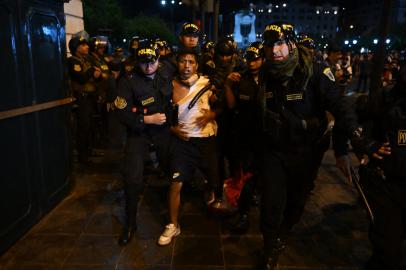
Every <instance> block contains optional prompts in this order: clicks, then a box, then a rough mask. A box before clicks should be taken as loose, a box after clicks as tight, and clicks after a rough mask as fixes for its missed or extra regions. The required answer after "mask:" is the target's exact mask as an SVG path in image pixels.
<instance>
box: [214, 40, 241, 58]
mask: <svg viewBox="0 0 406 270" xmlns="http://www.w3.org/2000/svg"><path fill="white" fill-rule="evenodd" d="M236 47H237V46H236V44H235V42H234V40H233V39H232V38H223V39H221V40H220V41H219V42H217V44H216V46H215V48H214V53H215V54H216V55H233V54H234V53H236Z"/></svg>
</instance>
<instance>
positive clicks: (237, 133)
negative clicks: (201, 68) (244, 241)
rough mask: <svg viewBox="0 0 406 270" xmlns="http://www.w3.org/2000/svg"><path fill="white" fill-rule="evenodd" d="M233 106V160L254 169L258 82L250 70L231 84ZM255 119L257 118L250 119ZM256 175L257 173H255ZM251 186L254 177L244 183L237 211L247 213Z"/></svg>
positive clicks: (246, 169) (256, 138)
mask: <svg viewBox="0 0 406 270" xmlns="http://www.w3.org/2000/svg"><path fill="white" fill-rule="evenodd" d="M233 92H234V96H235V101H236V104H235V107H234V109H233V111H232V124H231V125H232V127H231V140H232V141H233V145H232V159H233V161H232V163H234V164H239V165H241V166H242V168H243V171H244V172H250V173H256V172H257V168H256V166H255V164H256V160H255V159H256V157H257V156H258V155H257V154H258V146H259V145H258V139H259V138H258V134H259V129H260V126H259V124H258V122H259V121H258V119H260V111H259V109H258V106H257V98H258V92H259V85H258V83H257V82H256V81H255V79H254V77H253V76H252V74H251V72H250V71H249V70H247V71H245V72H243V73H242V74H241V78H240V81H239V83H238V84H237V85H235V86H234V87H233ZM253 119H256V121H253ZM254 177H255V178H256V174H254ZM253 189H254V179H252V180H250V181H249V182H248V183H246V184H245V186H244V189H243V190H242V192H241V195H240V198H239V200H238V207H239V211H240V213H241V214H242V215H245V214H248V212H249V208H250V204H251V201H252V200H251V198H252V195H253Z"/></svg>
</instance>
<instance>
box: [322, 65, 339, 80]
mask: <svg viewBox="0 0 406 270" xmlns="http://www.w3.org/2000/svg"><path fill="white" fill-rule="evenodd" d="M323 74H324V75H326V76H327V77H328V78H329V79H330V81H333V82H335V81H336V79H335V77H334V74H333V72H331V69H330V68H329V67H327V68H325V69H324V70H323Z"/></svg>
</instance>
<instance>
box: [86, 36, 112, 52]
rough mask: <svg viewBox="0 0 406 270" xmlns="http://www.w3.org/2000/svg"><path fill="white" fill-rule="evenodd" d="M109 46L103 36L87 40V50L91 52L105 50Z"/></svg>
mask: <svg viewBox="0 0 406 270" xmlns="http://www.w3.org/2000/svg"><path fill="white" fill-rule="evenodd" d="M108 46H109V40H108V38H107V37H105V36H96V37H92V38H90V40H89V49H90V51H91V52H96V51H97V50H98V49H100V48H106V49H107V47H108Z"/></svg>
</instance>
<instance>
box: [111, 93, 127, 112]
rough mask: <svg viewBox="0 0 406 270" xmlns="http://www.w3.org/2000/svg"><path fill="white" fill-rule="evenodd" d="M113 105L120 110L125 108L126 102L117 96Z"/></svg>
mask: <svg viewBox="0 0 406 270" xmlns="http://www.w3.org/2000/svg"><path fill="white" fill-rule="evenodd" d="M114 105H115V106H116V107H117V109H120V110H122V109H124V108H125V107H127V101H126V100H125V99H124V98H122V97H120V96H117V97H116V99H115V100H114Z"/></svg>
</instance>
